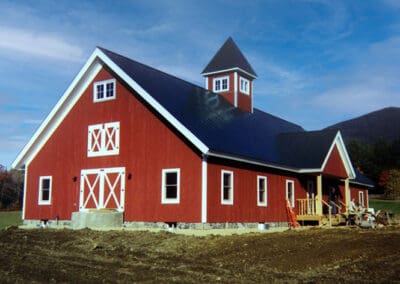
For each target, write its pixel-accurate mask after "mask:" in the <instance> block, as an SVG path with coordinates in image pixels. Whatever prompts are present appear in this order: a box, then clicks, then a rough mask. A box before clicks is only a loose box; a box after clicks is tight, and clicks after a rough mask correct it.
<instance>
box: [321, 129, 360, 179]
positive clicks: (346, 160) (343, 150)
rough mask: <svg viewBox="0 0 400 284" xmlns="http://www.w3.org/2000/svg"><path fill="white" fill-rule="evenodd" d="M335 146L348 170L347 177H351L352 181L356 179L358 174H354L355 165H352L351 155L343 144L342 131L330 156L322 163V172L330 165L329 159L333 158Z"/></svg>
mask: <svg viewBox="0 0 400 284" xmlns="http://www.w3.org/2000/svg"><path fill="white" fill-rule="evenodd" d="M335 146H336V147H337V149H338V151H339V155H340V158H341V159H342V161H343V164H344V167H345V168H346V172H347V175H348V176H349V178H350V179H354V178H355V177H356V173H355V172H354V168H353V165H352V163H351V160H350V157H349V154H348V153H347V150H346V146H345V144H344V142H343V138H342V135H341V134H340V131H338V132H337V134H336V136H335V139H333V142H332V144H331V146H330V148H329V151H328V154H327V155H326V156H325V159H324V162H323V163H322V166H321V171H323V170H324V169H325V166H326V164H327V163H328V160H329V157H330V156H331V154H332V151H333V149H334V147H335Z"/></svg>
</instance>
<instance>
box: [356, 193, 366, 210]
mask: <svg viewBox="0 0 400 284" xmlns="http://www.w3.org/2000/svg"><path fill="white" fill-rule="evenodd" d="M358 203H359V204H360V206H362V207H365V199H364V191H359V192H358Z"/></svg>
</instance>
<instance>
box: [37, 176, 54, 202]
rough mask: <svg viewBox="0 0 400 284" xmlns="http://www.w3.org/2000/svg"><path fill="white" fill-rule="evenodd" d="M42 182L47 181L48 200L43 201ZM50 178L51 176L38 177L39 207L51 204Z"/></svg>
mask: <svg viewBox="0 0 400 284" xmlns="http://www.w3.org/2000/svg"><path fill="white" fill-rule="evenodd" d="M43 180H49V199H48V200H43V184H42V182H43ZM52 183H53V181H52V177H51V176H40V177H39V191H38V204H39V205H50V204H51V191H52V187H53V185H52Z"/></svg>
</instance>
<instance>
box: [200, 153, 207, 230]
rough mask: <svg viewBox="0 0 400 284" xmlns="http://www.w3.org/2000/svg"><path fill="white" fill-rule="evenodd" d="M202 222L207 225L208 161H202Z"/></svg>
mask: <svg viewBox="0 0 400 284" xmlns="http://www.w3.org/2000/svg"><path fill="white" fill-rule="evenodd" d="M201 222H202V223H207V159H206V157H205V156H204V157H203V160H202V161H201Z"/></svg>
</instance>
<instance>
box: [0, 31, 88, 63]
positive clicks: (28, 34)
mask: <svg viewBox="0 0 400 284" xmlns="http://www.w3.org/2000/svg"><path fill="white" fill-rule="evenodd" d="M0 38H2V39H3V40H2V41H0V50H1V49H3V50H6V51H13V52H18V53H23V54H27V55H34V56H38V57H45V58H50V59H61V60H65V61H82V60H83V55H84V52H83V50H82V49H81V48H80V47H79V46H77V45H73V44H70V43H68V42H67V41H65V40H64V39H63V38H62V37H60V36H58V35H54V34H47V33H43V32H39V31H33V30H26V29H17V28H12V27H4V26H3V27H1V28H0Z"/></svg>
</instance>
